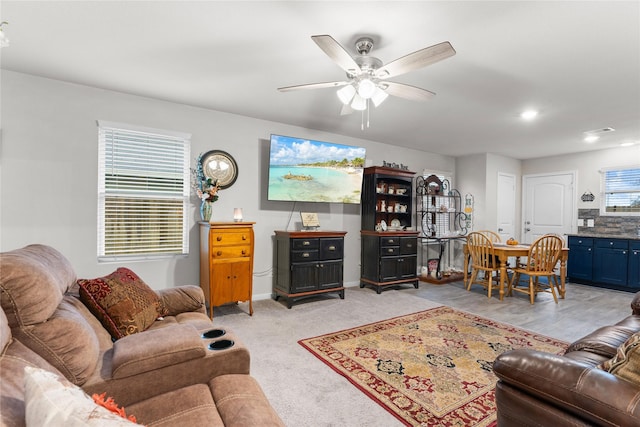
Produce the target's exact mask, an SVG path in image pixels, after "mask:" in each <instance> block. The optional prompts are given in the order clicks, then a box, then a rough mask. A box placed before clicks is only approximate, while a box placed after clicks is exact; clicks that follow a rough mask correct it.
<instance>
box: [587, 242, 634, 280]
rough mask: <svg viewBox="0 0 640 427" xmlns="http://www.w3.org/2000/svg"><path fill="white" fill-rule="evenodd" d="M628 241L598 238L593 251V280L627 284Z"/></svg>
mask: <svg viewBox="0 0 640 427" xmlns="http://www.w3.org/2000/svg"><path fill="white" fill-rule="evenodd" d="M628 252H629V249H628V243H627V241H626V240H618V239H596V241H595V248H594V251H593V258H594V259H593V262H594V264H593V281H594V282H597V283H603V284H608V285H617V286H626V285H627V269H628V266H627V264H628V255H627V253H628Z"/></svg>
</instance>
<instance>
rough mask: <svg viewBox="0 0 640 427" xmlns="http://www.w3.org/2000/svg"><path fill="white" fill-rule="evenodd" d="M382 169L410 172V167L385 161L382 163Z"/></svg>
mask: <svg viewBox="0 0 640 427" xmlns="http://www.w3.org/2000/svg"><path fill="white" fill-rule="evenodd" d="M382 167H385V168H393V169H400V170H403V171H408V170H409V166H406V165H403V164H402V163H400V164H398V163H393V162H387V161H385V160H383V161H382Z"/></svg>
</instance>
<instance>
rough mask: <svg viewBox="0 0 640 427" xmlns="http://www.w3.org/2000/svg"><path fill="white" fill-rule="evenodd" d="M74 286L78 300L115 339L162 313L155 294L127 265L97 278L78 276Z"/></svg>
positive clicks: (137, 328)
mask: <svg viewBox="0 0 640 427" xmlns="http://www.w3.org/2000/svg"><path fill="white" fill-rule="evenodd" d="M78 286H79V287H80V288H79V292H80V300H82V302H83V303H84V304H85V305H86V306H87V307H88V308H89V310H90V311H91V312H92V313H93V314H94V316H96V317H97V318H98V319H100V322H101V323H102V325H103V326H104V327H105V329H106V330H107V331H109V333H110V334H111V336H112V337H113V339H116V340H117V339H119V338H122V337H124V336H126V335H131V334H135V333H137V332H142V331H144V330H145V329H147V328H149V327H150V326H151V325H152V324H153V322H155V320H156V319H157V318H158V317H162V316H165V315H166V310H165V309H164V306H163V304H162V301H161V299H160V297H159V296H158V294H156V293H155V292H154V291H153V289H151V288H150V287H149V286H148V285H147V284H146V283H144V282H143V281H142V279H141V278H140V277H138V276H137V275H136V274H135V273H134V272H133V271H131V270H129V269H128V268H124V267H120V268H118V269H117V270H116V271H114V272H113V273H111V274H109V275H108V276H105V277H100V278H97V279H91V280H87V279H80V280H78Z"/></svg>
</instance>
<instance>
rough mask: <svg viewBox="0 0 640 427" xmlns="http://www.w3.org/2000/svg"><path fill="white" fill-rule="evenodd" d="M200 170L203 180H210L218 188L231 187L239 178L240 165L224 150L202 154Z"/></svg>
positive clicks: (199, 160)
mask: <svg viewBox="0 0 640 427" xmlns="http://www.w3.org/2000/svg"><path fill="white" fill-rule="evenodd" d="M198 168H199V170H200V172H201V173H202V176H203V178H210V179H211V180H213V181H215V182H217V183H218V187H219V188H221V189H225V188H228V187H231V186H232V185H233V184H234V183H235V182H236V179H237V178H238V164H237V163H236V161H235V159H234V158H233V157H232V156H231V154H229V153H227V152H226V151H222V150H211V151H208V152H206V153H204V154H200V157H199V158H198Z"/></svg>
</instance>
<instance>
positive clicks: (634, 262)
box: [627, 241, 640, 290]
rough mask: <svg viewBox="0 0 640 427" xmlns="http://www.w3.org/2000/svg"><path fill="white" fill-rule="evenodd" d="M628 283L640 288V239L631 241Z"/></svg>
mask: <svg viewBox="0 0 640 427" xmlns="http://www.w3.org/2000/svg"><path fill="white" fill-rule="evenodd" d="M627 285H628V286H629V287H631V288H635V289H636V290H638V289H639V288H640V241H629V270H628V273H627Z"/></svg>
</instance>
